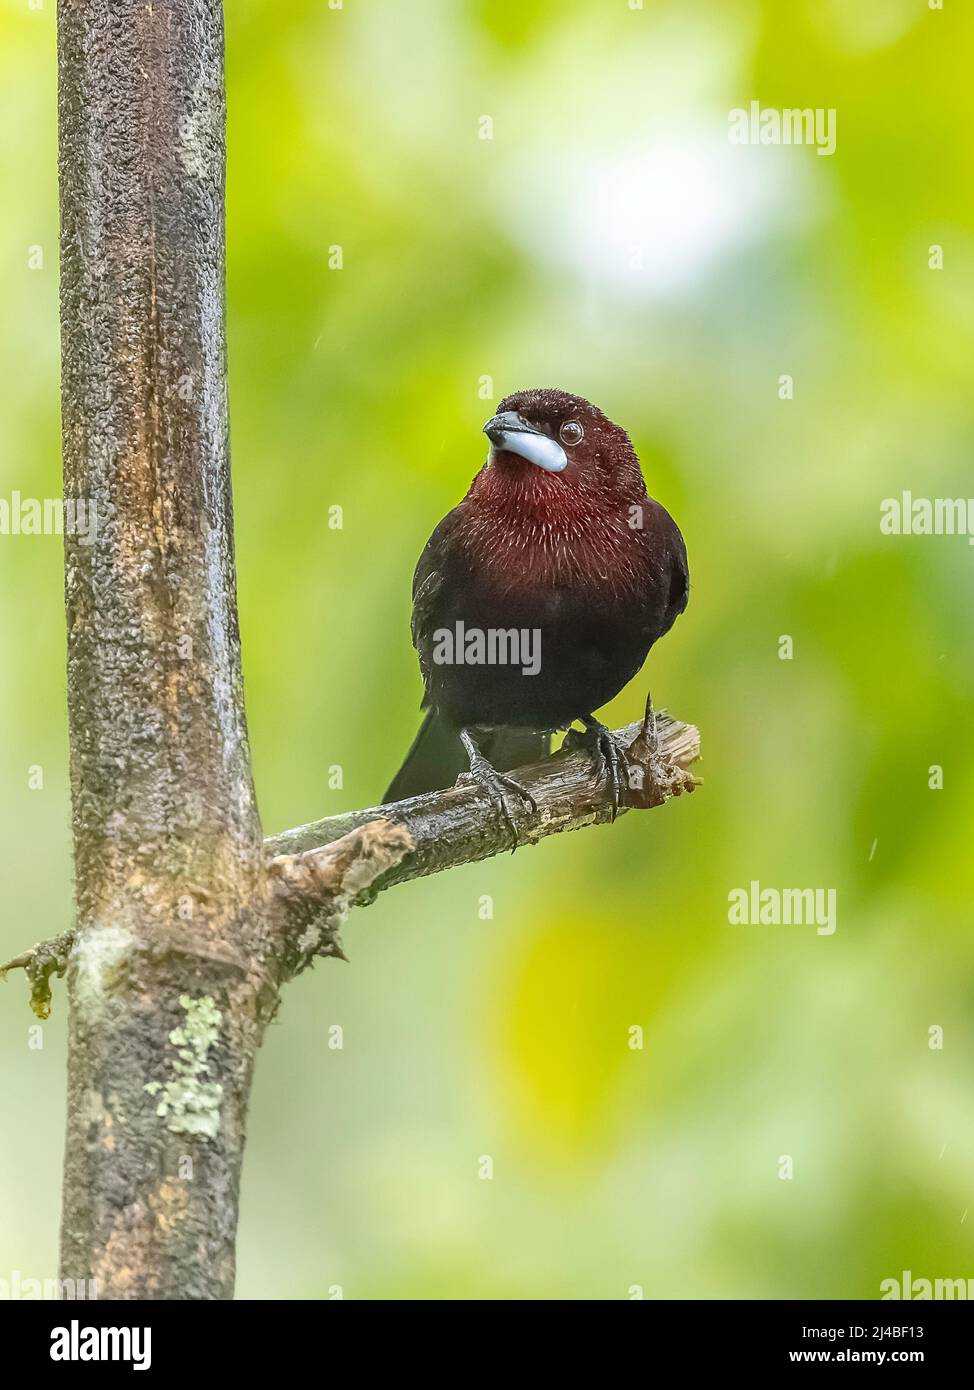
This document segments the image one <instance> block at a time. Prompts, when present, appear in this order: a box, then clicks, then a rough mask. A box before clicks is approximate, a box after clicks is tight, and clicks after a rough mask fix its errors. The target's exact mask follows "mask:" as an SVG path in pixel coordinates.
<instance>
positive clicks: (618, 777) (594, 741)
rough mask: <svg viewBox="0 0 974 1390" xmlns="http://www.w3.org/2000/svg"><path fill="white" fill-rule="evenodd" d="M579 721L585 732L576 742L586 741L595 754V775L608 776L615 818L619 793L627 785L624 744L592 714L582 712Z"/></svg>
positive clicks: (626, 760)
mask: <svg viewBox="0 0 974 1390" xmlns="http://www.w3.org/2000/svg"><path fill="white" fill-rule="evenodd" d="M581 722H582V723H583V724H584V725H585V733H584V734H581V735H578V736H577V738H576V740H575V741H577V742H578V743H586V744H587V745H588V746H589V747H590V748H591V749H592V751H593V753H594V755H595V770H596V775H597V776H598V778H599V779H600V780H601V779H602V778H603V777H606V778H608V781H609V786H610V787H611V789H612V817H611V818H612V820H615V818H616V814H617V813H618V810H619V804H620V793H621V791H622V789H623V787H625V786H626V785H627V778H628V773H629V759H628V758H627V756H626V753H627V749H626V747H625V745H624V744H623V743H622V742H621V741H620V740H619V739H618V738H617V737H616V735H615V734H614V733H613V732H612V730H611V729H609V728H607V727H606V725H605V724H602V723H600V722H599V720H598V719H596V718H595V716H594V715H592V714H583V715H582V720H581Z"/></svg>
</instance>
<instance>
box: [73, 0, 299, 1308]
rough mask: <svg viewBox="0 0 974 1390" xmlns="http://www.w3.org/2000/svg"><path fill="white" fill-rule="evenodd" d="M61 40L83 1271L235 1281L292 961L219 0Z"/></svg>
mask: <svg viewBox="0 0 974 1390" xmlns="http://www.w3.org/2000/svg"><path fill="white" fill-rule="evenodd" d="M58 60H59V118H60V190H61V322H62V359H63V363H62V414H63V435H64V492H65V498H66V499H78V500H79V501H80V502H82V503H84V504H85V505H86V506H87V507H88V508H89V509H90V511H89V512H88V517H89V523H88V524H89V527H90V526H91V525H92V524H93V526H94V528H95V540H94V543H93V544H91V543H88V541H89V540H90V539H91V538H90V536H89V535H88V534H87V533H86V531H85V530H83V529H82V528H81V527H78V528H77V530H76V533H75V534H72V535H68V537H67V540H66V602H67V618H68V703H69V713H70V739H71V790H72V801H73V820H74V846H75V858H76V907H77V922H76V933H75V940H74V946H73V949H72V952H71V956H70V961H69V967H68V979H69V993H70V1037H69V1063H68V1130H67V1147H66V1155H65V1185H64V1208H63V1221H62V1252H61V1259H62V1278H63V1279H65V1280H75V1281H77V1280H82V1279H84V1280H91V1279H94V1280H95V1281H96V1283H97V1292H98V1295H99V1296H100V1297H103V1298H226V1297H230V1296H231V1294H232V1290H233V1278H234V1237H235V1231H236V1224H237V1193H238V1189H239V1182H240V1166H241V1156H242V1150H243V1142H244V1121H245V1117H246V1110H247V1099H248V1094H249V1090H250V1084H251V1076H252V1071H253V1064H254V1057H255V1054H256V1051H257V1047H258V1044H259V1041H260V1037H261V1032H262V1029H263V1026H264V1024H265V1023H266V1021H267V1018H268V1016H269V1014H270V1012H272V1010H273V1007H274V1004H275V1001H276V985H275V981H274V978H273V971H272V970H270V971H268V970H266V969H265V966H264V962H265V961H266V959H267V950H268V930H269V928H268V919H267V907H266V903H267V893H266V881H265V877H264V874H263V871H262V869H263V861H262V849H261V830H260V822H259V819H258V815H257V809H256V805H255V800H254V793H253V786H252V781H251V771H250V757H249V750H248V744H247V736H246V727H245V722H244V711H243V700H242V693H241V674H240V643H239V636H238V630H237V612H236V595H235V576H234V560H233V527H232V508H231V493H230V468H229V450H228V433H227V399H226V372H225V337H224V281H225V251H224V169H225V94H224V67H223V16H222V6H221V4H220V0H152V3H146V0H112V3H111V4H105V3H104V0H60V4H59V7H58ZM78 515H79V516H80V515H84V513H82V512H80V511H79V513H78ZM66 529H67V528H66Z"/></svg>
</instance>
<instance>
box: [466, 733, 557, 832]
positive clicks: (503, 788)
mask: <svg viewBox="0 0 974 1390" xmlns="http://www.w3.org/2000/svg"><path fill="white" fill-rule="evenodd" d="M460 742H461V743H462V744H463V746H464V748H465V749H466V751H467V757H468V758H469V759H470V771H469V773H466V774H463V775H465V776H467V777H470V778H472V779H473V781H475V782H476V783H477V784H478V786H480V787H482V788H483V790H484V791H485V792H486V793H487V795H488V796H489V797H490V800H491V802H492V804H493V807H494V810H495V811H496V812H497V814H498V815H499V816H500V819H501V821H502V822H503V824H504V825H506V826H507V829H508V830H509V831H510V833H511V840H512V842H513V843H512V845H511V853H512V854H513V853H514V851H515V850H516V849H517V847H518V845H519V844H520V843H521V840H520V836H519V835H518V830H517V818H516V814H515V811H514V806H513V804H512V802H511V800H510V797H511V796H514V797H517V798H519V799H520V800H521V801H523V802H526V803H527V805H528V807H529V809H530V810H531V813H532V815H533V814H535V813H536V812H537V809H538V803H537V802H536V801H535V799H534V797H533V796H532V795H531V793H530V792H529V791H528V789H527V788H526V787H522V786H521V784H520V782H515V780H514V778H513V777H507V776H505V775H504V773H503V772H498V771H497V769H496V767H494V766H493V764H492V763H490V762H489V761H488V760H487V759H486V758H485V757H484V755H483V753H481V751H480V749H479V748H478V747H477V744H476V742H475V741H474V739H473V737H472V735H471V734H470V733H469V732H468V731H467V730H466V729H462V730H461V731H460Z"/></svg>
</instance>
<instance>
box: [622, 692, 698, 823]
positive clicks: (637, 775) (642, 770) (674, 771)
mask: <svg viewBox="0 0 974 1390" xmlns="http://www.w3.org/2000/svg"><path fill="white" fill-rule="evenodd" d="M626 763H627V769H626V772H627V775H626V782H625V786H624V788H623V792H622V796H621V797H620V801H621V804H622V805H623V806H629V807H632V808H633V809H634V810H640V811H648V810H651V809H652V808H653V807H654V806H662V805H663V803H664V802H666V801H669V799H670V797H672V796H682V795H683V793H684V792H692V791H694V790H695V789H696V787H697V785H698V783H697V779H696V778H695V777H694V775H693V773H692V772H691V771H690V769H689V768H688V767H685V766H683V765H682V764H681V763H679V762H678V761H677V760H676V757H675V756H674V755H673V754H667V753H666V752H664V749H663V746H662V744H661V742H660V736H659V723H658V720H657V716H656V711H655V709H654V708H653V701H652V696H650V697H649V698H648V699H647V701H646V714H645V716H644V718H643V722H642V727H641V728H640V730H639V732H638V733H637V735H636V737H635V738H634V739H633V741H632V743H630V745H629V747H628V749H627V750H626Z"/></svg>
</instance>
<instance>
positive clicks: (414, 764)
mask: <svg viewBox="0 0 974 1390" xmlns="http://www.w3.org/2000/svg"><path fill="white" fill-rule="evenodd" d="M478 743H479V745H480V751H481V752H482V753H483V755H484V757H485V758H486V759H487V761H488V762H489V763H490V764H491V765H492V766H493V767H495V768H496V769H497V771H498V772H509V771H510V770H511V768H514V767H523V766H524V765H525V764H526V763H534V762H538V761H539V759H541V758H544V757H547V755H548V753H549V752H550V750H551V735H550V734H539V733H535V732H534V730H533V729H494V730H492V731H491V732H490V733H486V734H484V735H483V736H482V737H481V738H480V739H478ZM466 771H467V755H466V753H465V752H464V750H463V744H462V743H461V742H460V735H459V731H458V730H457V729H456V728H455V727H454V726H453V725H452V724H448V723H447V722H446V720H445V719H440V718H439V716H438V715H437V714H436V712H435V711H434V710H428V711H427V713H426V718H425V719H424V720H423V722H422V724H421V725H420V726H419V733H418V734H417V735H416V737H415V738H414V739H413V744H412V747H411V748H410V750H409V752H408V753H407V754H406V759H405V762H404V763H403V765H402V767H401V768H400V769H399V771H398V772H397V773H396V775H395V777H394V778H393V779H392V785H391V786H390V787H389V789H388V791H387V792H386V794H385V796H384V797H383V798H382V801H383V805H386V804H388V803H389V802H390V801H405V799H406V798H407V797H408V796H422V795H423V793H424V792H435V791H440V790H441V789H442V788H443V787H452V786H453V784H454V782H455V781H456V780H457V778H458V777H459V775H460V773H461V772H466Z"/></svg>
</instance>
